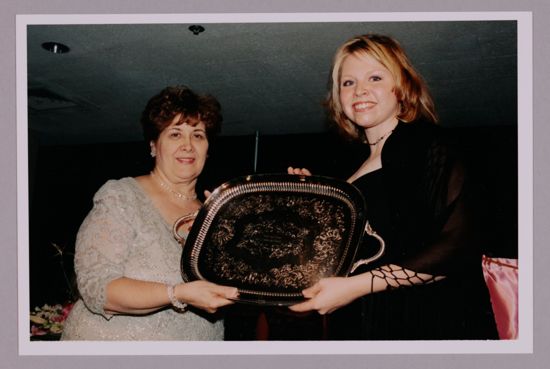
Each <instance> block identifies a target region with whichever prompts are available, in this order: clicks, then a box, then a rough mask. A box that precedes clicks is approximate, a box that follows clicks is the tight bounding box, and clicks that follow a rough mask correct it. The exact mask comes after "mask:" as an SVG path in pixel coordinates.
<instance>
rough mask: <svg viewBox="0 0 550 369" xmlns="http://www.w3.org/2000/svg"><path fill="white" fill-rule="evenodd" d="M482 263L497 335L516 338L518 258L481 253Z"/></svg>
mask: <svg viewBox="0 0 550 369" xmlns="http://www.w3.org/2000/svg"><path fill="white" fill-rule="evenodd" d="M482 265H483V276H484V277H485V282H486V283H487V287H488V288H489V294H490V296H491V304H492V306H493V312H494V314H495V320H496V323H497V330H498V334H499V337H500V339H516V338H517V337H518V260H517V259H506V258H491V257H487V256H485V255H483V259H482Z"/></svg>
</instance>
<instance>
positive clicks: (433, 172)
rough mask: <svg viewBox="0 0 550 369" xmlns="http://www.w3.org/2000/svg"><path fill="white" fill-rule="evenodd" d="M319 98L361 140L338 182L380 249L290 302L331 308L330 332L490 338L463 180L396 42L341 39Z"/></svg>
mask: <svg viewBox="0 0 550 369" xmlns="http://www.w3.org/2000/svg"><path fill="white" fill-rule="evenodd" d="M327 104H328V107H329V113H330V116H331V118H332V120H333V121H334V122H335V123H336V125H337V126H338V128H339V129H340V131H341V132H342V133H343V135H344V136H346V137H347V138H349V139H352V140H356V141H360V142H362V143H364V148H365V150H364V159H363V162H362V164H361V165H360V166H359V168H357V170H356V171H355V172H354V173H352V174H351V176H350V177H349V179H348V181H349V182H351V183H353V184H354V185H355V186H357V187H358V188H359V189H360V190H361V191H362V193H363V194H364V196H365V198H366V201H367V204H368V209H369V221H370V222H371V224H372V226H373V228H374V229H375V230H376V231H377V232H378V233H379V234H380V235H381V236H382V237H383V238H384V239H385V241H386V253H385V255H384V257H383V258H381V259H379V260H378V261H377V262H376V263H375V264H373V265H368V266H366V267H363V269H362V270H359V271H357V272H356V273H355V274H354V275H352V276H349V277H346V278H326V279H322V280H320V281H319V282H318V283H316V284H315V285H313V286H311V287H310V288H308V289H306V290H304V291H303V293H304V295H305V296H306V297H307V298H308V300H306V301H305V302H303V303H301V304H298V305H295V306H293V307H291V309H292V310H294V311H296V312H304V311H311V310H316V311H318V312H319V313H320V314H330V315H328V322H329V324H328V326H329V332H328V334H329V338H330V339H372V340H378V339H380V340H381V339H389V340H397V339H496V338H497V332H496V328H495V322H494V317H493V314H492V310H491V306H490V300H489V295H488V291H487V288H486V286H485V283H484V279H483V275H482V270H481V251H480V243H481V238H480V229H478V226H479V225H480V224H481V223H480V222H477V220H476V219H475V216H476V209H475V205H476V204H474V203H472V201H470V198H469V196H470V188H469V182H468V175H467V172H466V170H465V168H464V165H463V164H462V162H461V161H460V159H459V157H458V156H457V155H455V153H454V152H453V150H452V149H451V147H450V146H449V145H447V144H446V143H445V139H444V135H443V132H442V128H441V127H440V126H438V125H436V124H435V123H436V120H437V118H436V113H435V109H434V104H433V101H432V98H431V97H430V94H429V92H428V89H427V86H426V84H425V83H424V81H423V80H422V78H421V76H420V75H419V74H418V72H417V71H416V70H415V69H414V68H413V66H412V65H411V63H410V61H409V58H408V57H407V55H406V54H405V52H404V50H403V48H402V47H401V46H400V44H399V43H398V42H397V41H396V40H394V39H392V38H390V37H387V36H383V35H376V34H367V35H362V36H358V37H354V38H352V39H350V40H349V41H347V42H346V43H344V44H343V45H342V46H341V47H340V48H339V49H338V51H337V52H336V55H335V58H334V64H333V69H332V86H331V90H330V92H329V97H328V100H327ZM289 172H290V173H302V174H308V172H307V171H304V170H301V169H295V168H289ZM368 246H369V242H368V240H367V241H366V242H365V244H364V245H363V247H362V252H365V253H366V252H368V250H369V247H368Z"/></svg>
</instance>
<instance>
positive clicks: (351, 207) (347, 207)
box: [174, 174, 384, 305]
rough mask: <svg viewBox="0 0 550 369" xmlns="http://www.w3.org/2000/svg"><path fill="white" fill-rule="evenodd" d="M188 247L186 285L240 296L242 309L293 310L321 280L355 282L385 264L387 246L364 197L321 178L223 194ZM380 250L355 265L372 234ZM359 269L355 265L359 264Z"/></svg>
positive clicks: (278, 180)
mask: <svg viewBox="0 0 550 369" xmlns="http://www.w3.org/2000/svg"><path fill="white" fill-rule="evenodd" d="M190 218H191V217H189V216H185V217H181V218H180V219H178V220H177V221H176V222H175V224H174V236H175V237H176V238H177V239H178V241H179V242H180V243H182V245H183V252H182V258H181V272H182V277H183V279H184V280H185V281H193V280H207V281H210V282H213V283H217V284H222V285H227V286H233V287H237V288H238V289H239V297H238V298H237V299H236V301H238V302H244V303H252V304H258V305H290V304H294V303H298V302H300V301H303V299H304V297H303V295H302V292H301V291H302V290H303V289H304V288H307V287H309V286H311V285H313V284H314V283H315V282H317V281H318V280H319V279H321V278H324V277H331V276H347V275H348V274H349V273H350V272H352V271H353V270H354V269H355V268H356V267H357V266H359V265H361V264H366V263H369V262H372V261H374V260H376V259H378V258H379V257H380V256H381V255H382V254H383V252H384V241H383V239H382V238H381V237H379V236H378V235H377V234H376V232H374V231H373V230H372V229H371V228H370V226H369V224H368V221H367V217H366V205H365V200H364V198H363V196H362V195H361V193H360V191H359V190H358V189H357V188H356V187H355V186H353V185H352V184H349V183H347V182H345V181H341V180H337V179H334V178H328V177H321V176H299V175H287V174H256V175H250V176H246V177H240V178H236V179H233V180H231V181H229V182H226V183H224V184H223V185H221V186H220V187H218V188H217V189H216V190H215V191H214V192H213V193H212V195H211V196H210V197H209V198H208V199H207V200H206V202H205V203H204V205H203V207H202V208H201V209H200V210H199V212H198V213H197V214H196V216H195V219H194V222H193V225H192V227H191V229H190V231H189V235H188V237H187V239H186V240H185V239H183V238H182V237H181V236H179V234H178V232H177V231H178V229H179V228H180V226H181V225H182V224H183V223H185V222H188V221H189V220H190ZM365 231H366V233H367V234H369V235H370V236H373V237H376V238H377V239H378V241H379V243H380V249H379V250H378V251H377V252H376V253H375V255H374V256H373V257H371V258H369V259H363V260H359V261H355V260H354V259H355V255H356V252H357V248H358V247H359V245H360V243H361V240H362V238H363V235H364V233H365ZM354 261H355V262H354Z"/></svg>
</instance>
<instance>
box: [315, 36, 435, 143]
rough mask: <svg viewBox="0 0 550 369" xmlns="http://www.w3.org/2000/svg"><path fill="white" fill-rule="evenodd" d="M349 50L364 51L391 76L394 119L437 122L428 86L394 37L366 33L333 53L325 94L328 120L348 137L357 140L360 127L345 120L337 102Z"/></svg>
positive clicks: (361, 133) (352, 52)
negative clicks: (395, 106)
mask: <svg viewBox="0 0 550 369" xmlns="http://www.w3.org/2000/svg"><path fill="white" fill-rule="evenodd" d="M352 54H366V55H369V56H371V57H373V58H374V59H376V60H377V61H378V62H379V63H381V64H382V65H383V66H384V67H386V68H387V69H388V70H389V71H390V73H391V74H392V76H393V77H394V79H395V88H394V92H395V96H396V97H397V101H398V102H399V104H400V106H401V111H400V113H399V114H398V115H397V119H399V120H401V121H403V122H412V121H415V120H417V119H419V118H424V119H426V120H428V121H430V122H432V123H436V122H437V115H436V113H435V107H434V103H433V100H432V97H431V95H430V92H429V91H428V87H427V85H426V83H425V82H424V80H423V78H422V77H421V76H420V74H419V73H418V72H417V71H416V70H415V69H414V68H413V66H412V64H411V62H410V60H409V58H408V57H407V55H406V54H405V51H404V50H403V48H402V47H401V45H400V44H399V42H397V40H395V39H393V38H391V37H388V36H383V35H377V34H366V35H361V36H356V37H353V38H351V39H350V40H348V41H346V42H345V43H344V44H343V45H342V46H340V47H339V48H338V50H337V51H336V54H335V56H334V61H333V65H332V74H331V81H330V89H329V94H328V97H327V100H326V106H327V108H328V111H329V115H330V118H331V120H333V121H334V122H335V123H336V125H337V127H338V128H339V129H340V130H341V132H342V133H343V134H344V135H345V136H347V137H348V138H351V139H354V140H360V139H362V138H364V131H363V130H362V129H360V127H358V126H357V125H356V124H355V123H353V122H352V121H351V120H349V119H348V118H347V117H346V115H345V114H344V111H343V109H342V105H341V104H340V77H341V70H342V64H343V62H344V59H345V58H346V57H347V56H349V55H352Z"/></svg>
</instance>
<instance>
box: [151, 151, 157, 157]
mask: <svg viewBox="0 0 550 369" xmlns="http://www.w3.org/2000/svg"><path fill="white" fill-rule="evenodd" d="M155 156H157V153H156V152H155V151H153V150H151V157H152V158H154V157H155Z"/></svg>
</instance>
